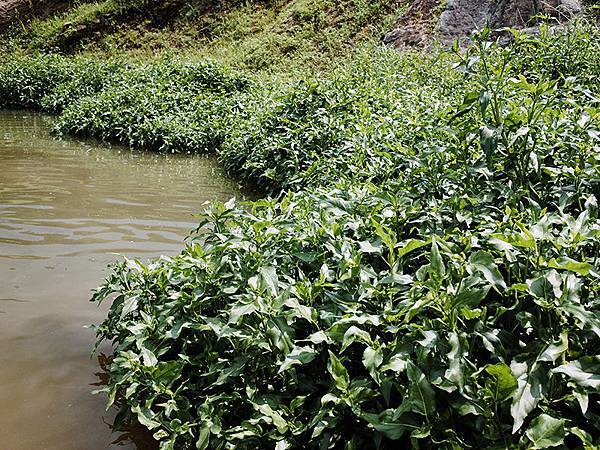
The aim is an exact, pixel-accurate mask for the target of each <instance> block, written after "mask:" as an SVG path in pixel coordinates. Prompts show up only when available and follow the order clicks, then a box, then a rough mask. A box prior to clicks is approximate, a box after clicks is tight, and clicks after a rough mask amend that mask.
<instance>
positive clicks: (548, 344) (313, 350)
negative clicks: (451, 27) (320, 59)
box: [0, 24, 600, 450]
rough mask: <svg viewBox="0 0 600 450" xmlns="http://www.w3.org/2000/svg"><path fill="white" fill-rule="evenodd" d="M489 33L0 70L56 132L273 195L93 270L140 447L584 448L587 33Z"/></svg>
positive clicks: (598, 432) (596, 372)
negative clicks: (218, 168) (300, 77)
mask: <svg viewBox="0 0 600 450" xmlns="http://www.w3.org/2000/svg"><path fill="white" fill-rule="evenodd" d="M574 36H575V37H576V38H574ZM489 39H490V34H489V32H488V31H484V32H483V33H481V34H480V35H478V36H477V37H476V38H475V45H474V46H473V47H472V48H470V49H469V50H468V51H467V52H466V53H462V54H459V53H457V54H448V53H447V52H443V51H440V53H436V54H434V55H432V56H422V55H418V56H417V55H414V54H411V53H405V54H402V55H398V54H395V53H393V52H388V51H384V50H374V49H373V50H372V51H370V52H363V53H358V54H357V55H356V58H355V60H354V61H353V62H352V65H347V66H344V67H342V68H340V69H339V70H338V71H337V72H336V73H334V74H332V75H330V76H329V77H328V78H326V79H322V78H312V79H309V80H305V81H303V82H286V81H281V80H276V81H273V82H265V81H264V80H255V79H252V80H248V79H247V78H246V77H244V76H243V75H240V74H238V73H236V72H231V71H229V70H227V69H225V68H223V67H221V66H219V65H215V64H213V63H197V64H195V63H194V64H189V63H185V62H181V61H173V60H170V59H168V60H164V61H159V62H156V63H152V64H145V65H134V64H130V63H122V62H118V61H116V62H114V61H113V62H110V61H109V62H98V61H96V62H91V63H90V62H89V61H86V60H83V59H81V60H79V59H76V60H71V59H65V58H61V57H55V56H44V57H36V58H33V59H20V60H17V61H15V62H11V63H7V64H5V65H2V66H0V89H3V91H2V96H1V97H0V98H1V99H2V100H1V101H2V104H3V105H5V106H27V107H37V108H42V109H45V110H48V111H61V114H60V116H59V117H58V119H57V122H56V129H57V130H59V131H63V132H68V133H79V134H85V135H94V136H99V137H101V138H104V139H111V140H117V141H119V142H124V143H127V144H129V145H136V146H146V147H149V148H154V149H160V150H163V151H182V152H203V151H209V150H210V151H216V152H217V154H218V155H219V158H220V160H221V161H222V163H223V164H224V166H225V167H226V168H227V169H228V170H229V171H230V172H232V173H234V174H236V176H237V177H238V178H239V179H241V180H244V181H247V182H249V183H254V184H256V185H257V186H258V187H260V188H261V189H262V190H263V191H264V192H266V193H274V194H277V197H276V198H267V199H263V200H259V201H256V202H253V203H250V204H248V205H241V206H240V205H238V204H236V202H235V201H231V202H229V203H227V204H225V205H223V204H215V205H213V207H212V208H211V209H210V210H209V211H208V212H207V216H206V218H205V219H204V220H203V221H202V222H201V223H200V225H199V227H198V229H197V230H196V232H195V233H194V234H193V235H192V236H190V238H189V240H188V243H187V246H186V248H185V249H184V250H183V251H182V252H181V253H180V254H179V255H176V256H173V257H161V258H160V259H158V260H156V261H153V262H150V263H148V264H143V263H141V262H139V261H132V260H125V261H124V262H121V263H118V264H116V265H114V267H113V270H112V273H111V275H110V276H109V277H108V278H107V279H106V281H105V283H104V284H103V286H101V287H100V288H99V289H98V290H97V291H96V292H95V294H94V298H93V300H94V301H95V302H102V301H110V302H111V305H110V310H109V313H108V317H107V319H106V320H105V321H104V322H103V323H102V324H101V325H100V326H99V327H98V338H99V341H103V340H107V341H109V342H111V343H112V344H113V345H114V357H113V359H112V361H111V363H110V365H109V366H108V368H107V369H108V372H109V375H110V380H109V383H108V385H107V386H106V387H105V389H104V391H105V392H106V393H107V395H108V397H109V403H110V404H112V403H114V402H116V403H118V404H122V405H123V406H122V409H121V413H120V415H119V417H118V421H119V422H127V421H130V420H138V421H139V422H140V423H141V424H142V425H144V426H146V427H147V428H148V429H150V430H152V431H153V433H154V436H155V438H156V439H157V440H158V441H159V442H160V445H161V448H162V449H163V450H166V449H180V448H198V449H205V448H214V449H230V448H240V449H245V448H248V449H254V448H275V449H277V450H280V449H287V448H315V449H316V448H321V449H325V448H345V449H348V450H350V449H362V448H365V449H367V448H374V449H375V448H379V449H386V448H390V449H391V448H398V447H401V448H404V447H407V448H408V447H409V446H412V447H414V448H498V449H500V448H502V449H504V448H550V447H558V446H562V447H567V448H596V447H598V445H600V409H599V406H598V405H599V404H600V403H599V402H598V400H599V397H600V357H599V355H600V302H599V299H600V267H599V257H600V221H599V218H598V195H599V193H600V110H599V109H598V108H599V106H598V105H599V93H598V85H597V80H598V76H599V75H600V72H599V68H600V66H599V65H598V63H597V56H595V55H594V54H592V53H589V52H588V49H594V48H598V46H599V43H600V34H599V33H598V30H597V28H595V27H588V26H585V25H584V24H579V25H575V26H573V27H572V28H569V29H566V30H564V31H563V32H561V33H549V32H548V31H547V30H544V29H542V33H541V35H540V36H526V35H521V34H518V33H515V36H514V42H512V43H511V44H510V45H509V46H507V47H498V46H496V45H495V44H492V43H490V42H489ZM556 48H559V49H561V50H560V52H561V57H560V58H559V59H553V58H552V55H553V54H554V53H553V52H554V51H555V49H556ZM581 57H585V58H588V57H589V58H591V59H590V60H587V59H586V61H585V62H584V61H581V64H579V58H581ZM594 58H596V59H594ZM98 74H108V75H107V76H103V75H100V76H97V77H96V75H98ZM86 77H87V78H86ZM94 80H96V81H97V82H95V81H94Z"/></svg>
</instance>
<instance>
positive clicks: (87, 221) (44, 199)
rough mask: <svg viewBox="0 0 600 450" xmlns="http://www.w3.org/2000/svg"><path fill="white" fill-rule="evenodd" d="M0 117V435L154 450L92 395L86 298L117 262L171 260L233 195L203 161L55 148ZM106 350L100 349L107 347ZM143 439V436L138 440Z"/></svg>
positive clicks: (41, 124) (38, 129) (23, 447)
mask: <svg viewBox="0 0 600 450" xmlns="http://www.w3.org/2000/svg"><path fill="white" fill-rule="evenodd" d="M46 121H47V119H45V118H44V117H42V116H39V115H34V114H29V113H22V112H2V111H0V405H2V408H1V409H0V436H1V438H2V444H1V447H2V448H3V449H10V450H32V449H36V450H42V449H48V450H54V449H60V450H88V449H89V450H98V449H117V448H118V449H135V448H138V449H139V450H148V449H151V448H153V447H152V445H151V444H150V443H149V441H144V439H145V437H143V436H145V435H143V434H142V435H140V434H139V433H138V432H137V430H126V431H124V432H119V433H113V432H112V431H111V429H110V427H107V426H106V425H105V423H112V421H113V419H114V411H108V412H105V410H104V405H105V399H104V398H103V397H102V396H92V395H91V391H92V390H93V389H94V386H93V384H95V383H98V378H97V377H96V376H95V373H97V372H98V363H97V361H95V360H94V359H92V358H90V351H91V348H92V345H93V342H94V339H93V330H91V329H90V328H89V327H87V325H88V324H91V323H98V322H99V321H101V320H102V318H103V315H104V313H105V308H106V306H104V308H101V309H98V308H97V307H96V306H94V305H93V304H91V303H89V302H88V301H87V300H88V298H89V297H90V290H91V289H93V288H94V287H95V286H97V285H98V284H99V282H100V281H101V279H102V278H103V276H104V275H105V269H104V268H105V266H106V265H107V264H108V263H110V262H111V261H113V260H114V259H115V258H117V256H116V255H115V254H125V255H127V256H136V257H141V258H149V257H153V256H156V255H159V254H163V253H166V254H173V253H176V252H177V251H179V250H180V249H181V247H182V240H183V238H184V237H185V235H186V234H187V233H188V231H189V230H190V229H192V228H193V227H194V225H195V222H196V220H195V219H194V217H192V214H193V213H199V212H201V211H202V210H203V204H204V203H205V202H206V201H208V200H214V199H219V200H227V199H229V198H230V197H231V196H234V195H238V196H239V193H237V192H236V190H235V188H234V187H233V186H232V185H231V183H229V182H227V181H226V179H225V178H224V177H223V176H222V175H221V173H220V172H219V170H218V168H217V166H216V164H215V161H214V160H212V159H207V158H200V157H198V158H189V157H183V156H164V155H156V154H147V153H142V152H135V151H130V150H127V149H122V148H109V147H107V146H102V145H97V144H93V143H90V142H76V141H69V140H65V141H58V140H54V139H52V138H51V137H50V136H49V135H48V131H47V123H46ZM104 350H105V351H108V349H106V348H105V349H104ZM140 436H142V437H140Z"/></svg>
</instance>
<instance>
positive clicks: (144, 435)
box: [91, 353, 159, 450]
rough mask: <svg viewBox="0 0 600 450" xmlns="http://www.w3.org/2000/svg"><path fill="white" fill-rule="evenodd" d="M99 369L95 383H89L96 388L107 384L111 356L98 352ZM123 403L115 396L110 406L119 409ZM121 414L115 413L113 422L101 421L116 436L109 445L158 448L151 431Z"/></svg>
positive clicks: (143, 448)
mask: <svg viewBox="0 0 600 450" xmlns="http://www.w3.org/2000/svg"><path fill="white" fill-rule="evenodd" d="M97 358H98V366H99V369H100V370H99V371H98V372H96V373H94V375H95V376H96V377H97V378H98V381H97V382H96V383H91V386H94V387H95V388H97V389H102V388H103V387H104V386H108V384H109V381H110V374H109V372H108V370H107V368H108V365H109V364H110V363H111V360H112V357H110V356H107V355H105V354H104V353H100V354H98V356H97ZM122 405H123V403H122V401H121V400H120V399H119V398H117V399H116V400H115V403H114V405H113V406H112V408H114V410H117V411H118V410H119V409H120V408H121V406H122ZM120 419H121V414H117V415H116V417H115V419H114V421H113V423H110V422H109V421H107V420H106V419H105V418H103V419H102V421H103V422H104V423H105V424H106V425H107V426H108V428H109V429H110V430H111V431H112V432H113V434H115V435H116V438H115V439H114V440H113V441H112V442H111V445H117V446H133V447H135V448H136V449H137V450H158V448H159V447H158V442H156V440H154V438H153V437H152V433H151V432H150V431H148V429H147V428H144V427H143V426H142V425H140V424H139V423H138V422H137V421H135V420H134V421H132V422H131V421H130V422H127V421H122V420H120Z"/></svg>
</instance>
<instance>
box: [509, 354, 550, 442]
mask: <svg viewBox="0 0 600 450" xmlns="http://www.w3.org/2000/svg"><path fill="white" fill-rule="evenodd" d="M511 372H512V373H513V376H514V377H515V378H516V379H517V389H516V390H515V392H514V393H513V396H512V405H511V407H510V413H511V415H512V417H513V420H514V424H513V433H516V432H517V431H519V429H520V428H521V426H522V425H523V422H524V421H525V419H526V418H527V417H528V416H529V413H530V412H531V411H533V410H534V409H535V407H536V406H537V404H538V403H539V401H540V400H541V398H542V387H541V384H540V380H539V376H538V374H537V372H535V371H534V372H532V373H529V372H528V371H527V365H526V364H516V363H513V364H511Z"/></svg>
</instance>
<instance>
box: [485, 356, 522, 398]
mask: <svg viewBox="0 0 600 450" xmlns="http://www.w3.org/2000/svg"><path fill="white" fill-rule="evenodd" d="M485 371H486V372H487V373H489V374H490V375H492V376H493V377H494V378H495V380H496V381H495V383H494V385H493V387H492V389H493V391H492V392H493V394H494V398H495V399H496V400H497V401H502V400H505V399H507V398H509V397H510V396H511V395H512V394H513V392H514V391H515V389H516V388H517V379H516V378H515V377H514V375H513V373H512V372H511V370H510V367H508V366H507V365H506V364H504V363H497V364H491V365H488V366H486V368H485Z"/></svg>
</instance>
